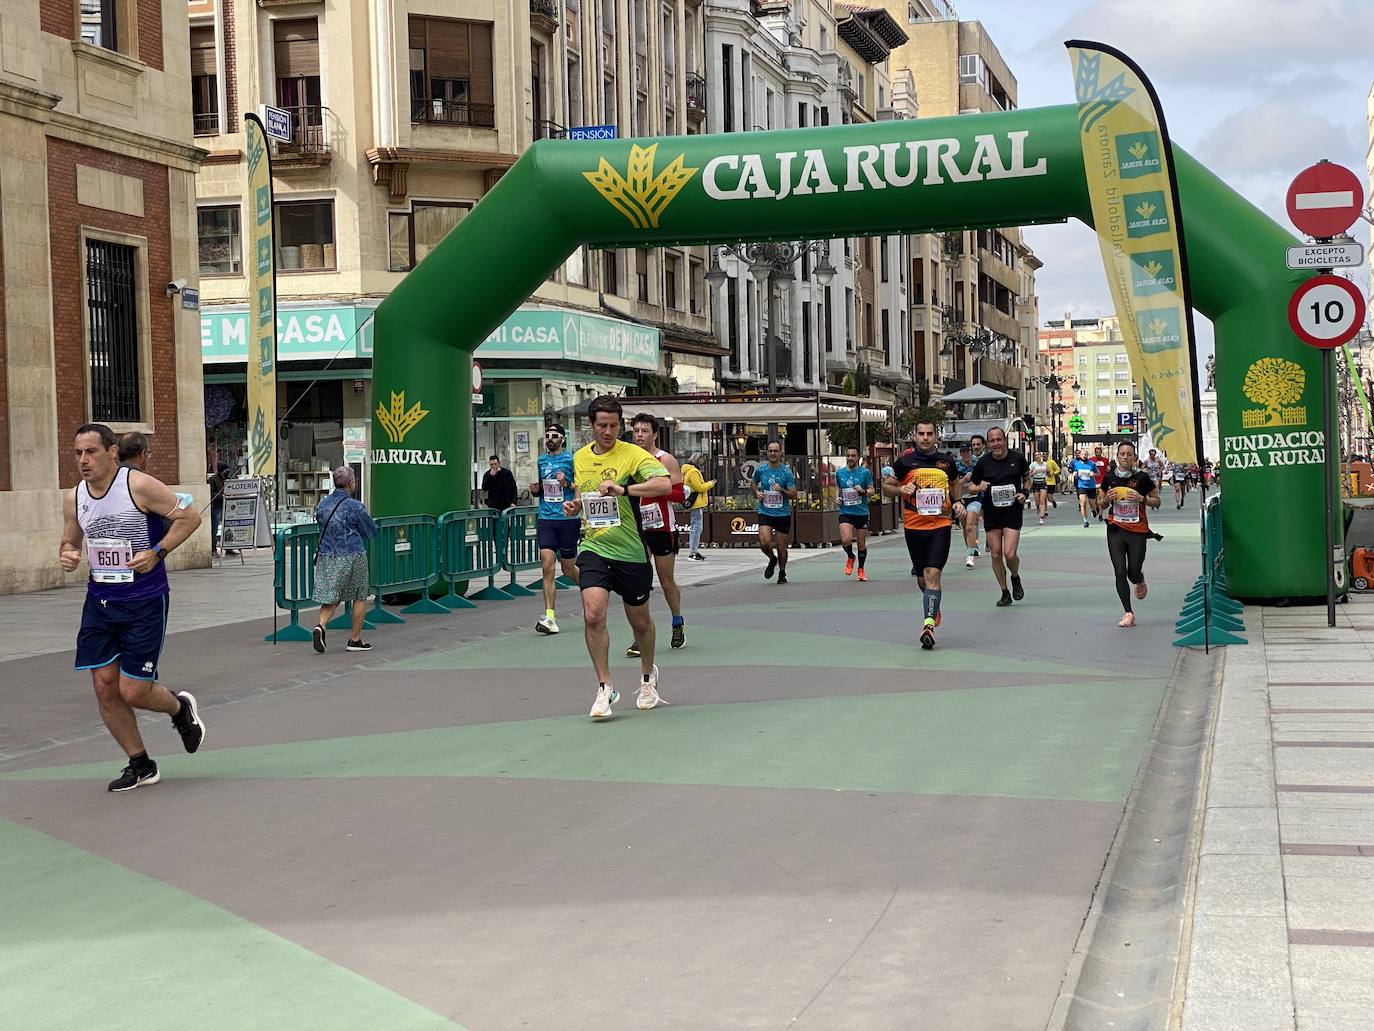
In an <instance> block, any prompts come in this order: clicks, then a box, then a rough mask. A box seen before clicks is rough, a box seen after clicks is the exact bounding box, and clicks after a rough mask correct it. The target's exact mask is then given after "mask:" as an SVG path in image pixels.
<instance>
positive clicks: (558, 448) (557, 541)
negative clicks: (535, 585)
mask: <svg viewBox="0 0 1374 1031" xmlns="http://www.w3.org/2000/svg"><path fill="white" fill-rule="evenodd" d="M567 439H568V434H567V431H566V430H564V429H563V427H562V426H560V425H559V424H558V423H556V422H555V423H550V424H549V425H548V426H547V427H545V429H544V453H543V454H542V455H540V456H539V482H538V483H532V484H530V493H531V494H534V495H536V496H537V497H538V498H539V522H538V536H539V566H540V569H541V571H542V572H543V574H544V585H543V586H544V618H543V619H541V620H540V621H539V622H538V623H535V624H534V629H535V630H537V631H539V632H540V633H541V634H556V633H558V619H557V618H556V617H555V615H554V602H555V599H556V598H557V597H558V585H557V584H555V583H554V580H555V578H556V577H557V575H558V573H557V571H556V570H555V568H554V566H555V561H554V560H555V559H557V560H558V562H557V564H558V565H561V566H562V567H563V575H564V576H566V577H567V578H568V579H569V580H571V581H572V582H573V583H577V541H578V536H579V531H580V530H581V527H582V520H581V519H580V518H579V517H578V516H570V515H566V514H565V513H564V511H563V502H565V501H571V500H572V497H573V491H572V484H573V482H574V477H573V456H572V455H571V454H570V453H569V452H568V451H567V450H566V449H565V448H564V446H563V445H564V444H565V443H566V442H567Z"/></svg>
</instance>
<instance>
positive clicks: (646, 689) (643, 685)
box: [635, 663, 663, 709]
mask: <svg viewBox="0 0 1374 1031" xmlns="http://www.w3.org/2000/svg"><path fill="white" fill-rule="evenodd" d="M661 701H663V699H662V698H660V697H659V696H658V663H654V668H653V672H651V673H650V674H649V679H648V680H645V679H643V678H642V677H641V678H640V681H639V697H638V698H636V699H635V704H636V705H637V706H639V707H640V708H641V709H652V708H653V707H654V706H655V705H657V704H658V703H659V702H661Z"/></svg>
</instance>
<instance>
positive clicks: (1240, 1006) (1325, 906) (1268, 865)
mask: <svg viewBox="0 0 1374 1031" xmlns="http://www.w3.org/2000/svg"><path fill="white" fill-rule="evenodd" d="M1336 618H1337V626H1336V627H1335V628H1334V629H1332V628H1328V627H1327V625H1326V610H1325V608H1315V607H1314V608H1300V609H1299V608H1288V609H1279V608H1256V607H1250V608H1247V609H1246V611H1245V625H1246V628H1247V631H1248V633H1247V637H1248V639H1249V641H1250V644H1249V645H1246V646H1243V647H1240V646H1238V647H1233V648H1228V649H1226V666H1225V674H1224V679H1223V683H1222V694H1221V705H1220V711H1219V713H1218V719H1217V723H1216V735H1215V741H1214V747H1213V753H1212V762H1211V773H1210V780H1209V784H1208V790H1207V796H1206V799H1207V801H1206V812H1205V817H1204V826H1203V829H1202V843H1201V855H1200V862H1199V865H1198V871H1197V886H1196V899H1195V906H1194V917H1193V930H1192V946H1191V954H1192V958H1191V964H1190V967H1189V970H1188V973H1187V997H1186V1002H1185V1008H1184V1020H1183V1028H1184V1031H1236V1029H1240V1028H1243V1029H1245V1031H1293V1029H1298V1031H1308V1029H1314V1031H1315V1029H1321V1031H1368V1029H1369V1028H1370V1027H1371V1026H1374V661H1372V660H1374V599H1372V598H1368V597H1359V596H1352V598H1351V600H1350V602H1349V603H1348V604H1345V605H1338V606H1337V609H1336Z"/></svg>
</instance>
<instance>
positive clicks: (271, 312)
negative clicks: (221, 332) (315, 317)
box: [243, 115, 277, 476]
mask: <svg viewBox="0 0 1374 1031" xmlns="http://www.w3.org/2000/svg"><path fill="white" fill-rule="evenodd" d="M243 121H244V130H245V132H246V133H247V137H248V140H247V145H246V149H247V152H248V205H249V219H248V232H247V234H246V236H247V238H248V262H247V265H248V341H249V343H248V475H249V476H276V474H277V277H276V265H275V262H276V251H275V250H274V248H273V246H272V156H271V154H270V153H268V149H267V134H266V133H265V132H264V131H263V128H262V122H260V121H258V118H257V116H256V115H244V117H243Z"/></svg>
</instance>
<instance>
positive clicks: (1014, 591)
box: [1011, 576, 1026, 601]
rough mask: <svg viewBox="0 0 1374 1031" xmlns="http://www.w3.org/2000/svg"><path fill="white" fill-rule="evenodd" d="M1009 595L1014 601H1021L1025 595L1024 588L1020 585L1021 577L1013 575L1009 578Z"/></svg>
mask: <svg viewBox="0 0 1374 1031" xmlns="http://www.w3.org/2000/svg"><path fill="white" fill-rule="evenodd" d="M1011 596H1012V598H1013V599H1014V600H1016V601H1021V600H1023V599H1024V598H1025V597H1026V589H1025V588H1024V587H1022V586H1021V578H1020V577H1019V576H1013V577H1012V578H1011Z"/></svg>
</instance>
